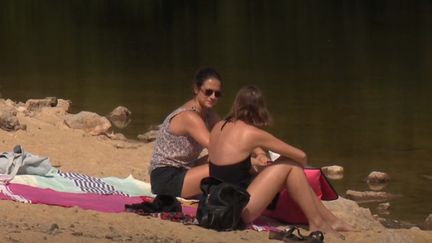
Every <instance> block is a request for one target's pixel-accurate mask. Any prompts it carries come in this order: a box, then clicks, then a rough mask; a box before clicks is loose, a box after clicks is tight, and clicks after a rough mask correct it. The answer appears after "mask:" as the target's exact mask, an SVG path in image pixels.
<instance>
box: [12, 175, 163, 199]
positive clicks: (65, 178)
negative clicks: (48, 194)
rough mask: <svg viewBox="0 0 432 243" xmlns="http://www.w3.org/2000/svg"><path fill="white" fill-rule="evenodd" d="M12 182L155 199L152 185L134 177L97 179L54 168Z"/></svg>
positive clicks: (77, 191) (66, 190)
mask: <svg viewBox="0 0 432 243" xmlns="http://www.w3.org/2000/svg"><path fill="white" fill-rule="evenodd" d="M10 182H11V183H15V184H22V185H27V186H33V187H38V188H46V189H52V190H55V191H59V192H73V193H86V192H91V193H96V194H121V195H128V196H150V197H155V195H154V194H153V193H152V192H151V186H150V183H148V182H144V181H140V180H137V179H135V178H134V177H133V176H132V175H129V176H128V177H126V178H118V177H104V178H96V177H92V176H88V175H85V174H82V173H77V172H63V171H61V170H58V169H55V168H53V169H52V170H51V171H50V172H49V173H48V174H47V175H45V176H38V175H17V176H15V177H14V178H13V179H12V180H11V181H10Z"/></svg>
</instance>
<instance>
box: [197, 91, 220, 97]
mask: <svg viewBox="0 0 432 243" xmlns="http://www.w3.org/2000/svg"><path fill="white" fill-rule="evenodd" d="M201 91H202V92H203V93H204V95H205V96H207V97H210V96H211V95H212V94H214V96H215V97H216V98H219V97H220V96H221V95H222V92H221V91H219V90H212V89H205V90H201Z"/></svg>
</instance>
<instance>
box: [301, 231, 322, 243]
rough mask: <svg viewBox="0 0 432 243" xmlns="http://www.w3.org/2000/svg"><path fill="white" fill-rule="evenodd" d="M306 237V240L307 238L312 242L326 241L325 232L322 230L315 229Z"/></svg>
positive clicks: (320, 242)
mask: <svg viewBox="0 0 432 243" xmlns="http://www.w3.org/2000/svg"><path fill="white" fill-rule="evenodd" d="M304 238H305V240H307V241H308V242H310V243H323V242H324V234H323V233H322V232H321V231H314V232H312V233H310V234H309V235H308V236H306V237H304Z"/></svg>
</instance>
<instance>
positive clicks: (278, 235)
mask: <svg viewBox="0 0 432 243" xmlns="http://www.w3.org/2000/svg"><path fill="white" fill-rule="evenodd" d="M269 239H271V240H281V241H284V242H293V241H304V237H303V236H302V235H301V234H300V230H299V228H297V227H296V226H292V227H290V228H288V229H284V230H282V231H279V232H270V233H269Z"/></svg>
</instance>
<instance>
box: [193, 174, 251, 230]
mask: <svg viewBox="0 0 432 243" xmlns="http://www.w3.org/2000/svg"><path fill="white" fill-rule="evenodd" d="M200 186H201V190H202V192H203V194H202V195H201V198H200V200H199V204H198V209H197V220H198V223H199V225H200V226H202V227H204V228H208V229H214V230H217V231H229V230H236V229H241V228H243V227H244V223H243V221H242V219H241V214H242V211H243V208H244V207H245V206H246V204H247V203H248V202H249V198H250V195H249V193H248V192H247V191H246V189H244V188H242V187H240V186H237V185H234V184H231V183H226V182H222V181H220V180H218V179H216V178H213V177H206V178H204V179H202V180H201V184H200Z"/></svg>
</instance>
